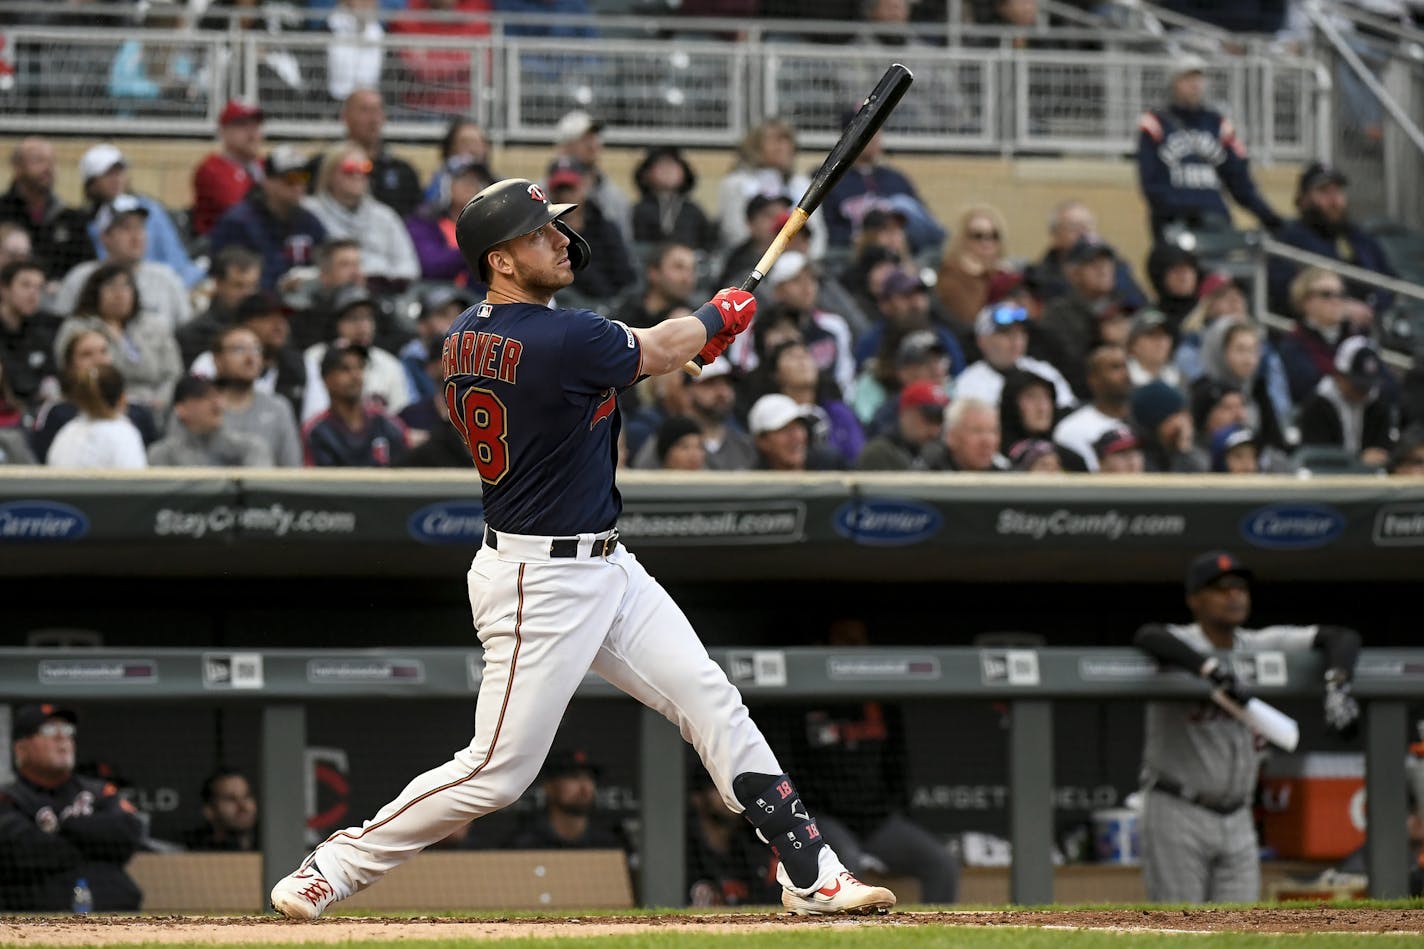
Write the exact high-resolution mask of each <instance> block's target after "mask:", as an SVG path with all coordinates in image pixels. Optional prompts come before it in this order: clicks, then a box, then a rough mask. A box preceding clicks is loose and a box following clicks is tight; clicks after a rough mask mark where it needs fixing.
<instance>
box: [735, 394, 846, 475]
mask: <svg viewBox="0 0 1424 949" xmlns="http://www.w3.org/2000/svg"><path fill="white" fill-rule="evenodd" d="M817 423H818V419H817V417H816V413H815V409H814V408H813V407H811V406H808V405H799V404H797V402H796V400H795V399H793V398H791V397H790V396H787V395H782V394H781V393H780V392H773V393H771V394H769V395H764V396H762V397H761V398H760V399H757V400H756V402H755V403H753V404H752V410H751V411H750V412H749V413H747V425H748V426H749V427H750V428H751V430H752V440H753V441H755V443H756V449H757V462H756V467H757V468H758V469H760V470H763V471H830V470H834V469H837V468H841V467H844V466H843V465H842V464H841V463H840V460H839V459H838V458H837V457H836V456H835V453H834V452H832V451H829V450H827V449H825V448H824V447H822V446H820V445H817V444H814V438H813V436H814V434H815V430H816V427H817Z"/></svg>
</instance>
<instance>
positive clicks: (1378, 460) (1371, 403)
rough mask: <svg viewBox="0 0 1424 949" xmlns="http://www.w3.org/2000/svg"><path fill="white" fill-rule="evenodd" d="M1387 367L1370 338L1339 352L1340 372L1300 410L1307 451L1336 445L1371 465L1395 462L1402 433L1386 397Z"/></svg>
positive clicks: (1353, 339) (1355, 338)
mask: <svg viewBox="0 0 1424 949" xmlns="http://www.w3.org/2000/svg"><path fill="white" fill-rule="evenodd" d="M1383 380H1384V363H1383V362H1381V361H1380V357H1379V353H1377V352H1375V350H1374V347H1373V346H1371V345H1370V342H1369V339H1368V338H1367V337H1364V336H1351V337H1350V338H1349V339H1346V340H1345V341H1344V342H1343V343H1341V344H1340V348H1339V349H1337V350H1336V351H1335V367H1334V369H1333V370H1332V371H1331V373H1330V375H1328V376H1326V377H1324V378H1323V379H1321V380H1320V382H1319V383H1318V384H1317V385H1316V387H1315V392H1314V394H1313V395H1311V396H1310V397H1309V398H1308V399H1306V400H1305V401H1304V402H1302V403H1301V404H1300V409H1299V411H1298V412H1297V414H1296V424H1297V425H1299V426H1300V443H1301V444H1302V445H1332V446H1335V447H1337V448H1344V449H1345V450H1346V451H1348V452H1350V454H1352V455H1358V456H1359V459H1360V461H1361V462H1363V463H1364V464H1367V465H1378V466H1381V467H1383V466H1384V465H1385V464H1386V463H1387V462H1388V461H1389V453H1390V451H1391V450H1392V449H1393V448H1394V442H1395V438H1396V437H1397V434H1398V433H1397V431H1396V427H1395V420H1394V412H1393V410H1392V408H1391V407H1390V405H1389V403H1387V402H1386V401H1385V400H1384V399H1383V398H1381V397H1380V383H1381V382H1382V381H1383Z"/></svg>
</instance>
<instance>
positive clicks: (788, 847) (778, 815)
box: [732, 771, 826, 889]
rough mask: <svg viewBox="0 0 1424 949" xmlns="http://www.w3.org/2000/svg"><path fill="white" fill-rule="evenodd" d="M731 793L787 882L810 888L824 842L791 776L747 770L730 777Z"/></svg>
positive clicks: (815, 878)
mask: <svg viewBox="0 0 1424 949" xmlns="http://www.w3.org/2000/svg"><path fill="white" fill-rule="evenodd" d="M732 793H733V794H735V795H736V796H737V800H738V801H740V802H741V803H742V806H743V807H744V808H746V817H747V820H749V821H751V823H752V826H753V827H754V828H756V832H757V836H758V837H760V838H761V839H762V840H763V841H764V842H765V843H767V844H769V845H770V846H771V852H772V853H774V854H776V859H777V860H779V861H780V862H781V865H782V866H783V867H784V868H785V869H786V875H787V876H788V877H790V878H791V882H792V883H793V884H794V885H795V886H796V887H798V888H800V889H810V888H814V887H815V886H816V885H817V881H818V880H820V878H821V860H820V856H821V850H822V849H823V848H824V847H825V846H826V842H825V841H824V840H822V839H821V830H820V828H818V827H817V826H816V822H815V821H814V820H812V819H811V815H810V813H809V812H808V811H807V810H806V805H805V804H804V803H802V801H801V795H800V794H799V793H798V792H797V790H796V787H795V785H793V784H792V783H791V779H790V778H788V777H787V776H786V775H784V774H758V773H757V772H755V771H747V772H744V773H742V774H739V775H737V777H736V778H735V779H734V780H733V781H732Z"/></svg>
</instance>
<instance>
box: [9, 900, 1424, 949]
mask: <svg viewBox="0 0 1424 949" xmlns="http://www.w3.org/2000/svg"><path fill="white" fill-rule="evenodd" d="M789 926H823V927H824V926H837V927H841V926H867V927H868V926H891V927H903V926H959V927H986V926H1041V927H1054V928H1068V929H1107V930H1117V931H1145V930H1159V931H1169V930H1170V931H1173V932H1258V933H1307V932H1312V933H1313V932H1350V933H1361V934H1364V933H1424V910H1415V909H1342V908H1335V907H1331V906H1309V907H1281V908H1271V909H1255V910H1213V909H1200V910H1102V911H1097V910H1063V911H1043V912H1036V911H1017V912H1016V911H1002V912H999V911H995V912H973V911H966V912H947V913H944V912H938V913H929V912H926V913H918V912H910V913H893V914H891V915H889V916H883V917H875V918H869V919H865V918H862V919H834V920H831V919H803V918H800V917H795V916H790V915H788V914H772V913H770V912H767V913H736V914H728V913H717V914H712V913H708V914H699V915H681V914H679V915H668V916H596V917H582V918H580V917H528V918H524V917H493V918H485V919H454V918H446V917H417V918H408V917H399V918H397V917H342V916H335V917H332V918H329V919H323V920H319V921H317V922H313V923H300V922H292V921H289V920H279V919H273V918H271V917H258V916H228V917H202V916H117V917H116V916H90V917H82V918H80V917H73V916H65V917H17V916H9V917H0V944H4V945H26V946H78V945H84V946H124V945H132V944H135V943H176V942H184V943H194V942H196V943H212V944H215V945H221V944H234V943H275V942H283V943H285V942H304V943H307V942H309V943H337V942H364V941H370V940H397V939H417V940H419V939H466V940H472V941H478V940H484V939H512V938H517V937H521V936H541V937H544V936H602V935H617V934H621V933H634V932H668V931H687V932H736V933H751V932H753V931H756V930H767V929H779V928H782V927H789Z"/></svg>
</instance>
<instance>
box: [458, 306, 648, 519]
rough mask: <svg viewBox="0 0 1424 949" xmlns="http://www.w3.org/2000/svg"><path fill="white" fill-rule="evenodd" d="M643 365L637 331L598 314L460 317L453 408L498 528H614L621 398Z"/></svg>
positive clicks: (487, 311) (485, 312) (486, 311)
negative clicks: (634, 332)
mask: <svg viewBox="0 0 1424 949" xmlns="http://www.w3.org/2000/svg"><path fill="white" fill-rule="evenodd" d="M640 356H641V354H640V351H639V347H638V340H637V337H635V336H634V335H633V332H632V331H631V330H630V329H628V327H626V326H624V325H623V324H622V323H616V322H613V321H610V320H607V319H605V318H603V317H602V316H599V315H598V314H597V313H594V312H593V311H592V310H554V309H550V308H549V307H546V306H540V305H539V304H537V303H500V304H489V303H481V304H479V305H478V306H476V307H473V308H471V309H469V310H466V311H465V312H464V313H463V314H461V316H460V318H459V319H457V320H456V321H455V324H454V325H453V326H452V327H451V328H450V333H449V335H447V336H446V337H445V345H444V348H443V350H442V364H443V366H444V370H445V402H446V405H447V406H449V409H450V421H451V423H452V424H453V425H454V426H455V428H456V429H457V430H459V432H460V434H461V435H462V436H463V437H464V439H465V441H466V443H467V444H468V445H469V446H470V455H471V457H472V458H474V460H475V467H476V468H477V469H479V472H480V481H481V483H482V486H483V489H484V507H485V522H486V523H487V524H489V526H490V527H493V528H494V529H495V530H497V531H503V532H508V533H512V534H538V535H549V536H556V537H567V536H570V535H573V534H581V533H591V532H596V531H603V530H607V529H608V528H610V527H612V526H613V525H614V524H615V523H616V522H617V520H618V515H619V513H620V512H621V511H622V509H623V499H622V498H621V497H620V496H619V494H618V488H617V486H616V485H615V484H614V471H615V469H616V468H617V465H618V430H619V428H620V427H621V426H622V416H621V415H620V414H619V411H618V392H619V390H620V389H622V388H625V387H627V386H629V385H631V384H632V383H633V382H634V381H635V379H636V378H637V375H638V367H639V363H640Z"/></svg>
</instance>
